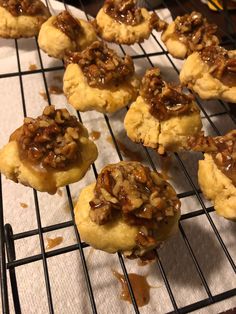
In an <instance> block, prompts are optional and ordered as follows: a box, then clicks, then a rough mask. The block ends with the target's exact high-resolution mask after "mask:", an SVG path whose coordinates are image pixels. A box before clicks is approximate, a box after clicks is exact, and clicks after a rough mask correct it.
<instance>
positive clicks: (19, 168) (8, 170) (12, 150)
mask: <svg viewBox="0 0 236 314" xmlns="http://www.w3.org/2000/svg"><path fill="white" fill-rule="evenodd" d="M80 128H81V134H80V158H79V159H78V160H77V161H76V162H74V163H72V164H71V165H70V166H68V167H66V168H65V169H54V168H50V169H49V168H45V167H40V166H38V165H34V164H32V163H29V162H27V160H25V159H22V158H21V157H20V149H19V144H18V141H16V140H10V141H9V143H8V144H6V145H5V146H4V147H3V148H2V149H1V150H0V171H1V173H3V174H4V175H5V176H6V177H7V178H8V179H10V180H13V181H15V182H19V183H22V184H23V185H26V186H30V187H32V188H34V189H36V190H38V191H41V192H48V193H50V194H54V193H56V191H57V188H59V187H61V186H65V185H67V184H70V183H73V182H76V181H79V180H80V179H81V178H82V177H83V176H84V175H85V173H86V172H87V170H88V168H89V166H90V165H91V164H92V163H93V162H94V161H95V159H96V158H97V155H98V152H97V147H96V145H95V144H94V143H93V142H92V141H91V140H89V138H88V131H87V129H86V128H85V127H84V126H83V125H82V124H80ZM16 132H18V130H17V131H16Z"/></svg>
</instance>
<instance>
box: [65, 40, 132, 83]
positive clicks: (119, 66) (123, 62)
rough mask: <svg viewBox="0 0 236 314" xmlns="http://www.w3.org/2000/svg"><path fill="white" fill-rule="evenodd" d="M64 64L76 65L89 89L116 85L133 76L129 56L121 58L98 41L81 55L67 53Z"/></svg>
mask: <svg viewBox="0 0 236 314" xmlns="http://www.w3.org/2000/svg"><path fill="white" fill-rule="evenodd" d="M65 63H66V65H68V64H69V63H77V64H78V65H79V66H80V67H81V69H82V71H83V73H84V75H85V76H86V78H87V81H88V84H89V85H90V86H91V87H99V88H103V87H104V86H109V85H110V84H115V85H116V84H118V83H120V82H123V81H125V80H127V79H128V78H130V76H131V75H133V74H134V64H133V61H132V59H131V57H130V56H128V55H126V56H125V57H124V58H121V57H119V56H118V55H117V54H116V53H115V52H114V51H113V50H112V49H109V48H108V47H107V45H106V44H105V43H103V42H100V41H96V42H94V43H93V44H92V45H90V46H89V47H88V48H87V49H85V50H84V51H83V52H81V53H80V52H71V53H69V54H68V55H67V57H66V58H65Z"/></svg>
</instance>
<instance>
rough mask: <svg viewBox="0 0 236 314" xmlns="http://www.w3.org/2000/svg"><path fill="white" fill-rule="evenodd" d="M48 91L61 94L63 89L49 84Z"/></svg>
mask: <svg viewBox="0 0 236 314" xmlns="http://www.w3.org/2000/svg"><path fill="white" fill-rule="evenodd" d="M49 93H50V94H55V95H60V94H63V90H62V88H61V87H59V86H55V85H51V86H50V87H49Z"/></svg>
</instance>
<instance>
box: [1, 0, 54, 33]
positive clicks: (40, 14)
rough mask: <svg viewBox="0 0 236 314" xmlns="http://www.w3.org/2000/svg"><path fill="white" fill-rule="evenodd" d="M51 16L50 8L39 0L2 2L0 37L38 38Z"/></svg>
mask: <svg viewBox="0 0 236 314" xmlns="http://www.w3.org/2000/svg"><path fill="white" fill-rule="evenodd" d="M49 16H50V13H49V10H48V8H47V7H46V6H45V5H44V4H43V3H42V2H41V1H39V0H0V37H4V38H20V37H33V36H37V35H38V33H39V29H40V27H41V25H42V24H43V23H44V22H45V21H46V20H47V19H48V18H49Z"/></svg>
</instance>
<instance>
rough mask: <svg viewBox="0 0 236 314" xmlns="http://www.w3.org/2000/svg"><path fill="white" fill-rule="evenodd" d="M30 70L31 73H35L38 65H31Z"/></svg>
mask: <svg viewBox="0 0 236 314" xmlns="http://www.w3.org/2000/svg"><path fill="white" fill-rule="evenodd" d="M29 70H30V71H35V70H38V67H37V65H36V64H30V65H29Z"/></svg>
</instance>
